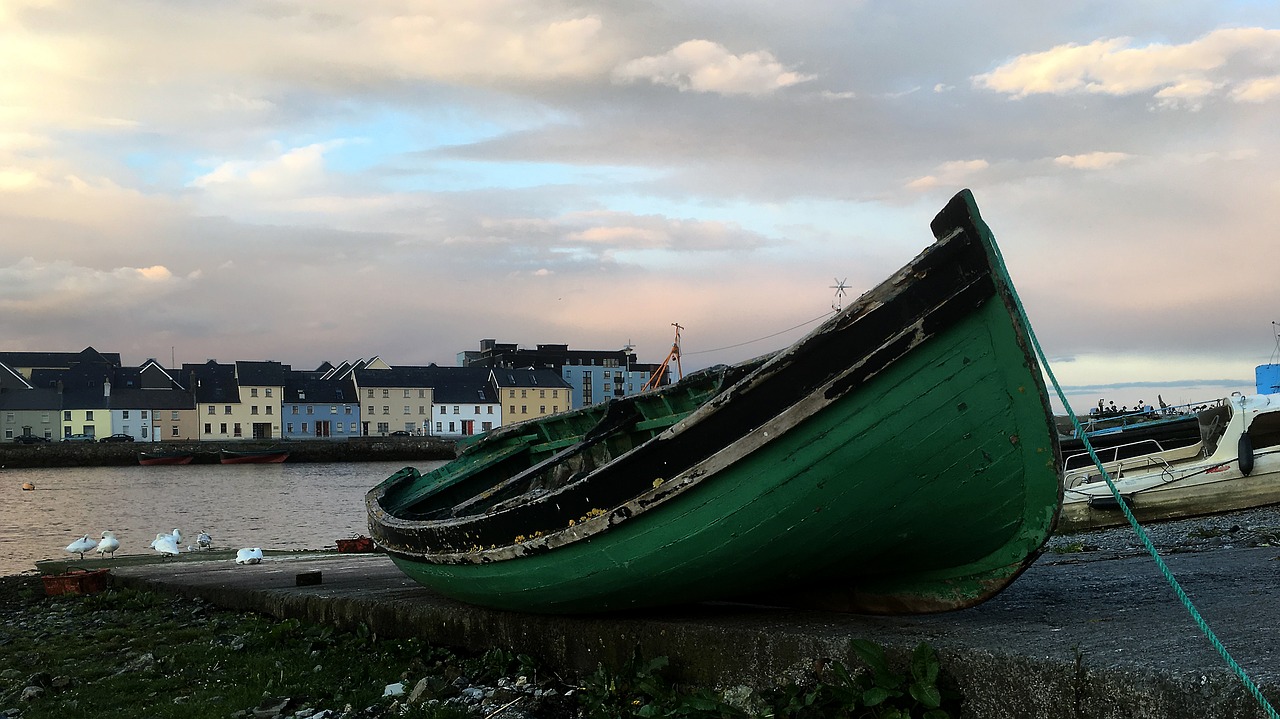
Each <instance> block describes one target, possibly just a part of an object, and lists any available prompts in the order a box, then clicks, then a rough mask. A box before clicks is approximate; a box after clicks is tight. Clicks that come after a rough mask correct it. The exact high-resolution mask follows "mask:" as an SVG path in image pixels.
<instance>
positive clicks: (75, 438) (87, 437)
mask: <svg viewBox="0 0 1280 719" xmlns="http://www.w3.org/2000/svg"><path fill="white" fill-rule="evenodd" d="M62 441H63V442H92V441H93V435H91V434H69V435H67V436H66V437H63V438H62Z"/></svg>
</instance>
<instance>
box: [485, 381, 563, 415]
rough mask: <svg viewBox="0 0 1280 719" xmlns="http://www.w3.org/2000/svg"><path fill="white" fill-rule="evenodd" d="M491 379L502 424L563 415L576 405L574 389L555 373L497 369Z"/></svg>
mask: <svg viewBox="0 0 1280 719" xmlns="http://www.w3.org/2000/svg"><path fill="white" fill-rule="evenodd" d="M491 377H492V382H493V385H494V387H496V388H497V389H498V403H499V404H500V405H501V406H502V424H503V425H508V424H515V423H516V422H523V421H525V420H527V419H535V418H537V417H545V416H547V415H549V414H555V413H557V412H563V411H565V410H567V409H569V408H570V406H571V405H572V403H573V386H572V385H570V384H569V383H568V382H566V381H565V380H564V378H562V377H561V376H560V374H559V373H557V372H555V371H554V370H549V369H504V368H495V369H493V370H492V375H491Z"/></svg>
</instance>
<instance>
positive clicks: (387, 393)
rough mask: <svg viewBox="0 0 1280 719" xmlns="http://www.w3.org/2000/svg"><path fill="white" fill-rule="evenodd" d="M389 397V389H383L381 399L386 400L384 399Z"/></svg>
mask: <svg viewBox="0 0 1280 719" xmlns="http://www.w3.org/2000/svg"><path fill="white" fill-rule="evenodd" d="M390 396H391V390H389V389H384V390H382V398H383V399H386V398H388V397H390Z"/></svg>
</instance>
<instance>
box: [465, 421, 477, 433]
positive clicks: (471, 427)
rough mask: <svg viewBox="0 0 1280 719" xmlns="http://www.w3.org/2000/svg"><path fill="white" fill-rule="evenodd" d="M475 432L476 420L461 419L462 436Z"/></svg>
mask: <svg viewBox="0 0 1280 719" xmlns="http://www.w3.org/2000/svg"><path fill="white" fill-rule="evenodd" d="M475 433H476V421H475V420H474V419H464V420H462V436H464V437H469V436H471V435H473V434H475Z"/></svg>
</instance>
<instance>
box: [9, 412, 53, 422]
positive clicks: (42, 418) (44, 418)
mask: <svg viewBox="0 0 1280 719" xmlns="http://www.w3.org/2000/svg"><path fill="white" fill-rule="evenodd" d="M9 421H10V422H12V421H13V412H10V413H9ZM40 421H41V422H42V423H44V424H49V413H48V412H41V413H40Z"/></svg>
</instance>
